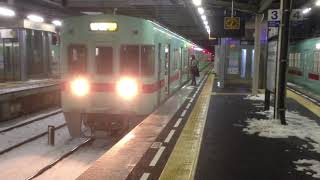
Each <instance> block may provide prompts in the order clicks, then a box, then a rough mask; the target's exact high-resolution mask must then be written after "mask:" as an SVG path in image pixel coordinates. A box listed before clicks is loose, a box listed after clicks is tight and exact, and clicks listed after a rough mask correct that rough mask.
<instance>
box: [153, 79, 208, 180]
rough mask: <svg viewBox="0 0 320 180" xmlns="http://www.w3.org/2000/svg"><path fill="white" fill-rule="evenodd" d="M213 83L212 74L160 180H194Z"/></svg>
mask: <svg viewBox="0 0 320 180" xmlns="http://www.w3.org/2000/svg"><path fill="white" fill-rule="evenodd" d="M213 81H214V76H213V75H211V74H210V75H209V77H208V79H207V82H206V84H205V85H204V88H203V90H202V92H201V94H200V96H199V98H198V100H197V101H196V104H195V106H194V108H193V110H192V112H191V114H190V116H189V118H188V121H187V123H186V125H185V127H184V129H183V131H182V132H181V135H180V137H179V139H178V141H177V143H176V146H175V147H174V149H173V151H172V153H171V155H170V157H169V159H168V161H167V164H166V166H165V167H164V170H163V172H162V173H161V176H160V178H159V179H161V180H173V179H174V180H177V179H178V180H179V179H181V180H188V179H190V180H191V179H194V176H195V170H196V167H197V162H198V157H199V152H200V147H201V141H202V136H203V130H204V127H205V123H206V119H207V112H208V107H209V103H210V97H211V95H212V92H211V91H212V86H213Z"/></svg>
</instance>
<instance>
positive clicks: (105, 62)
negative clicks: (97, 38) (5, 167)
mask: <svg viewBox="0 0 320 180" xmlns="http://www.w3.org/2000/svg"><path fill="white" fill-rule="evenodd" d="M95 54H96V56H95V57H96V72H97V74H112V72H113V71H112V69H113V49H112V47H96V49H95Z"/></svg>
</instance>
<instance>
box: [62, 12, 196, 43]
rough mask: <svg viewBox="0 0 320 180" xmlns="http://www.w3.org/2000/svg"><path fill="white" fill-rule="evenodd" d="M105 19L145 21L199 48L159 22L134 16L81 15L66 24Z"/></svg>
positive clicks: (69, 19)
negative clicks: (82, 20) (81, 20)
mask: <svg viewBox="0 0 320 180" xmlns="http://www.w3.org/2000/svg"><path fill="white" fill-rule="evenodd" d="M104 18H116V19H123V20H127V21H141V22H143V21H145V22H148V23H150V24H152V25H153V27H154V28H156V29H157V30H158V31H161V32H163V33H166V34H168V35H170V36H173V37H175V38H178V39H181V40H183V41H185V42H187V43H188V44H190V45H192V46H195V47H197V48H199V46H198V45H196V44H195V43H193V42H192V41H191V40H189V39H187V38H185V37H183V36H181V35H179V34H178V33H175V32H173V31H171V30H169V29H168V28H166V27H164V26H162V25H160V24H158V23H157V22H154V21H151V20H148V19H143V18H139V17H132V16H126V15H113V14H99V15H81V16H73V17H68V18H66V19H65V20H64V22H66V23H67V22H68V21H74V20H79V19H86V20H88V21H90V20H97V21H101V20H103V19H104Z"/></svg>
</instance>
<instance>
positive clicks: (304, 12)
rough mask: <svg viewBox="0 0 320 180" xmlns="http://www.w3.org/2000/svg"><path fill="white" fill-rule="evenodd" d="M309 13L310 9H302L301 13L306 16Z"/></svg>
mask: <svg viewBox="0 0 320 180" xmlns="http://www.w3.org/2000/svg"><path fill="white" fill-rule="evenodd" d="M310 11H311V8H305V9H303V11H302V13H303V14H308V13H309V12H310Z"/></svg>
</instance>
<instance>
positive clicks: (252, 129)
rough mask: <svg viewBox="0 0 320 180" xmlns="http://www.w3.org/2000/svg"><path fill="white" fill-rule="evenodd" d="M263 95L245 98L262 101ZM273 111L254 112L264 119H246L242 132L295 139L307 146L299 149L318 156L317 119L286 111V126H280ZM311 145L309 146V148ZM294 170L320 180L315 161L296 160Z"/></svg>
mask: <svg viewBox="0 0 320 180" xmlns="http://www.w3.org/2000/svg"><path fill="white" fill-rule="evenodd" d="M262 96H263V95H260V96H257V97H252V96H250V97H246V98H245V99H249V100H254V101H257V100H260V101H262V100H263V98H262ZM273 111H274V109H273V108H272V107H271V108H270V110H269V111H262V112H255V114H257V115H262V117H265V118H264V119H256V118H252V119H247V121H246V123H247V127H245V128H243V131H244V132H245V133H246V134H248V135H258V136H260V137H266V138H290V137H296V138H298V139H300V140H303V141H304V142H306V143H308V144H309V145H306V144H305V145H302V147H300V148H301V149H303V148H304V149H307V150H308V151H311V152H315V153H318V154H320V126H319V122H317V121H319V119H311V118H309V117H306V116H304V115H302V114H301V113H300V112H296V111H287V113H286V120H287V124H288V125H281V124H280V120H276V119H273ZM310 145H311V146H310ZM293 163H294V164H296V170H298V171H303V172H305V173H306V174H308V175H311V176H312V177H314V178H320V162H319V161H318V160H315V159H298V160H297V161H294V162H293Z"/></svg>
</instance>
